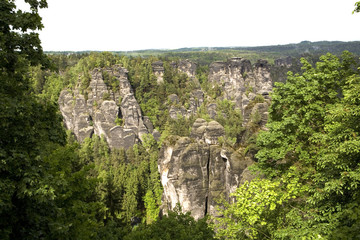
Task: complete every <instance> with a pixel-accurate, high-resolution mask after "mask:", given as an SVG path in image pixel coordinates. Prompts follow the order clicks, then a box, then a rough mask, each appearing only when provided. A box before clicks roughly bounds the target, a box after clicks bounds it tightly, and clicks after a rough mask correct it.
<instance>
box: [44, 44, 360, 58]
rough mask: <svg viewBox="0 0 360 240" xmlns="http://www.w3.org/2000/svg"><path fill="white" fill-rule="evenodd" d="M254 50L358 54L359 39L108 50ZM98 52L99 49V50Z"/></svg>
mask: <svg viewBox="0 0 360 240" xmlns="http://www.w3.org/2000/svg"><path fill="white" fill-rule="evenodd" d="M229 50H230V51H234V50H239V51H255V52H274V53H275V52H276V53H283V54H289V55H294V54H295V55H296V54H303V53H326V52H331V53H334V54H339V53H341V52H343V51H345V50H347V51H350V52H352V53H354V54H357V55H360V41H352V42H341V41H320V42H310V41H302V42H300V43H290V44H285V45H270V46H257V47H192V48H179V49H144V50H135V51H110V52H115V53H119V54H124V55H128V54H141V53H143V54H145V55H148V54H149V53H150V52H152V53H153V54H155V55H157V54H164V53H169V52H199V51H229ZM89 52H96V51H46V53H89ZM99 52H100V51H99Z"/></svg>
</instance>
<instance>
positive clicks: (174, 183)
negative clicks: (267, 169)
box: [158, 119, 253, 219]
mask: <svg viewBox="0 0 360 240" xmlns="http://www.w3.org/2000/svg"><path fill="white" fill-rule="evenodd" d="M224 135H225V132H224V128H223V127H222V126H221V125H220V124H219V123H217V122H215V121H212V122H209V123H207V122H206V121H205V120H204V119H197V120H196V121H195V123H194V125H193V128H192V132H191V135H190V137H173V138H171V139H169V140H168V141H167V142H165V143H164V144H163V147H162V149H161V151H160V157H159V161H158V163H159V171H160V176H161V183H162V185H163V188H164V193H163V206H162V210H163V211H165V212H166V211H167V210H169V209H172V208H174V207H175V206H176V204H177V203H179V204H180V205H181V207H182V210H183V211H184V212H188V211H191V214H192V216H193V217H194V218H195V219H199V218H202V217H204V216H205V215H206V214H210V215H216V209H215V206H216V199H217V198H219V197H220V196H221V195H223V196H225V198H227V199H228V200H229V195H230V193H232V192H234V191H235V189H236V188H237V187H238V186H239V184H240V183H242V182H244V181H245V180H250V179H251V177H252V176H251V175H250V174H249V172H248V170H247V167H248V166H250V165H251V164H252V163H253V162H252V160H250V159H246V158H243V157H242V156H241V155H240V154H239V153H237V152H235V151H234V150H232V149H227V148H223V147H222V146H221V145H219V142H218V138H219V137H223V136H224Z"/></svg>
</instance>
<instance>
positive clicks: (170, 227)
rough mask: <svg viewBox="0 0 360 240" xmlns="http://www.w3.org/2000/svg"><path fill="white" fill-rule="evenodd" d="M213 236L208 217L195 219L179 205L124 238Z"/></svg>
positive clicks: (169, 239)
mask: <svg viewBox="0 0 360 240" xmlns="http://www.w3.org/2000/svg"><path fill="white" fill-rule="evenodd" d="M213 236H214V232H213V231H212V230H211V229H210V228H209V227H208V225H207V223H206V218H204V219H200V220H198V221H195V220H194V218H193V217H191V216H190V213H182V212H181V209H180V207H178V208H176V209H175V210H174V211H169V213H168V215H167V216H163V217H162V218H161V219H159V220H158V221H156V222H154V223H152V224H150V225H141V226H139V227H137V228H135V229H133V231H132V232H131V233H130V234H129V235H127V236H126V237H125V238H124V239H125V240H136V239H139V240H140V239H149V240H151V239H153V240H155V239H162V240H177V239H179V240H187V239H196V240H201V239H203V240H205V239H206V240H209V239H214V237H213Z"/></svg>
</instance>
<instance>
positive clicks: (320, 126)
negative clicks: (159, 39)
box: [0, 0, 360, 240]
mask: <svg viewBox="0 0 360 240" xmlns="http://www.w3.org/2000/svg"><path fill="white" fill-rule="evenodd" d="M26 2H27V3H28V4H30V6H31V10H30V12H23V11H21V10H17V9H16V4H15V2H14V1H7V0H5V1H2V2H1V12H0V28H1V39H0V49H1V52H0V68H1V71H0V79H1V84H0V119H1V121H0V238H1V239H126V240H130V239H172V240H173V239H199V240H200V239H357V238H360V235H359V233H360V210H359V204H360V195H359V187H360V186H359V184H360V140H359V134H360V121H359V119H360V95H359V92H360V63H359V57H358V56H359V53H360V52H359V42H352V43H341V42H334V43H329V42H319V43H310V42H302V43H300V44H299V45H288V46H272V47H263V48H261V47H259V48H256V49H246V48H239V49H228V48H224V49H222V48H218V49H212V50H206V51H205V50H204V49H180V50H178V51H155V52H154V51H143V52H133V53H123V52H114V53H110V52H103V53H96V52H92V53H90V52H85V53H54V52H53V53H44V52H43V50H42V47H41V43H40V40H39V36H38V33H36V31H38V30H41V29H42V27H43V26H42V23H41V18H40V16H39V13H38V11H39V9H41V8H46V7H47V3H46V1H44V0H41V1H37V0H32V1H26ZM359 11H360V2H357V3H356V9H355V10H354V12H359ZM312 50H314V51H312ZM327 52H331V53H327ZM351 52H352V53H351ZM235 56H241V57H243V58H247V59H250V60H252V61H254V62H255V60H257V59H259V58H262V59H267V60H268V62H269V63H270V64H271V76H272V79H273V86H274V88H273V92H272V93H271V105H270V108H269V117H268V123H267V125H266V127H261V124H260V122H261V117H260V115H259V114H254V115H251V116H250V117H249V118H250V120H249V122H248V124H247V125H246V127H245V125H244V116H242V113H241V111H239V109H237V108H236V107H235V105H234V103H233V102H232V101H231V100H229V99H226V98H224V94H225V93H224V89H222V86H219V85H215V86H214V85H213V84H212V83H210V82H209V79H208V76H209V72H210V69H209V65H210V63H212V62H215V61H225V60H226V59H229V58H231V57H235ZM289 56H290V57H291V58H290V61H291V64H290V65H291V66H282V65H276V60H277V59H278V58H284V57H289ZM183 59H190V60H191V61H193V62H196V64H197V69H196V73H195V76H196V80H197V81H196V82H194V81H190V79H189V76H188V75H187V74H185V73H183V72H181V71H178V70H177V69H175V68H174V67H173V66H172V65H173V63H174V62H175V63H177V62H179V61H181V60H183ZM159 61H161V62H163V67H164V75H163V83H162V84H158V83H157V80H156V76H155V75H154V73H153V68H152V66H153V64H154V63H156V62H159ZM115 65H117V66H121V67H123V68H125V69H127V71H128V73H127V74H128V78H129V79H128V80H129V82H130V84H131V87H132V89H133V92H134V96H135V98H136V100H137V102H138V103H139V106H140V108H141V112H142V114H143V115H144V116H147V117H148V118H149V119H150V121H151V123H152V124H153V127H154V129H156V130H157V131H158V132H159V133H160V135H161V137H159V139H155V138H154V136H153V135H151V134H146V135H144V136H143V137H142V141H141V142H138V143H137V144H134V145H133V146H132V147H130V148H128V149H124V148H120V149H114V148H110V146H109V143H108V142H107V141H106V139H105V137H104V136H97V135H93V136H92V137H91V138H85V139H84V140H83V141H82V142H79V141H77V140H76V137H75V136H74V134H73V133H72V132H71V131H70V130H66V129H65V127H64V124H63V117H62V115H61V113H60V110H59V103H58V99H59V96H60V93H61V91H62V90H64V89H67V90H69V91H72V92H74V91H75V90H76V91H80V92H81V93H82V94H83V95H84V96H87V94H88V93H89V85H90V81H91V76H90V72H91V71H92V70H93V69H95V68H97V69H101V71H102V72H101V73H102V76H103V80H104V82H105V84H106V85H107V87H108V89H109V91H110V90H111V92H118V91H119V89H120V86H119V83H118V82H117V81H116V79H114V78H113V77H112V76H111V75H109V74H108V73H107V71H106V69H108V68H111V67H113V66H115ZM246 75H247V73H246V72H245V73H243V77H244V78H246V77H247V76H246ZM196 89H202V90H203V91H204V92H205V96H206V98H204V102H203V104H202V105H201V106H200V107H199V109H198V110H197V112H196V114H194V115H191V116H189V117H185V116H177V117H176V118H175V119H174V118H171V117H170V116H169V106H170V105H172V104H173V105H174V106H175V107H179V108H180V107H184V108H185V109H187V108H189V106H190V105H191V93H192V92H193V91H194V90H196ZM174 94H176V95H177V96H178V98H179V99H178V102H176V103H175V104H174V103H171V102H170V100H169V96H171V95H174ZM247 94H250V93H247ZM111 97H112V96H111V95H110V94H109V95H105V96H103V99H104V100H107V99H110V98H111ZM266 101H267V99H264V98H263V97H262V96H261V95H256V96H255V97H254V99H253V100H252V101H251V102H250V103H249V106H254V105H255V104H256V103H264V102H266ZM209 104H216V105H217V114H215V115H213V116H210V114H209V111H208V109H207V108H206V107H205V106H206V105H209ZM197 118H202V119H205V120H206V121H211V120H216V121H217V122H218V123H219V124H221V125H222V126H223V127H224V132H225V137H224V138H221V139H219V142H220V144H222V145H223V146H224V147H227V148H231V149H232V150H233V151H235V152H237V153H239V154H240V155H243V156H244V157H251V158H253V159H255V163H254V164H253V165H252V167H251V171H252V173H253V175H254V176H255V177H254V179H253V180H252V181H249V182H248V181H246V182H245V183H243V184H242V185H240V186H239V187H238V188H237V189H236V191H235V192H234V193H232V194H231V197H232V199H234V201H230V202H229V201H226V200H224V199H218V209H217V211H218V213H219V214H217V215H216V216H206V217H205V218H202V219H199V220H195V219H194V218H193V217H192V216H191V213H184V212H183V211H182V209H181V207H180V205H178V206H177V207H175V208H174V209H173V210H171V211H169V212H168V213H167V214H162V211H161V204H162V195H163V187H162V185H161V181H160V174H159V170H158V159H159V154H160V150H161V148H162V146H163V145H166V144H169V143H171V142H173V141H175V140H174V139H176V137H177V136H181V137H187V136H189V135H190V132H191V127H192V126H193V124H194V122H195V120H196V119H197ZM123 121H124V120H123V119H122V118H121V116H119V117H118V118H116V120H115V124H116V125H119V126H122V125H123V124H124V123H123Z"/></svg>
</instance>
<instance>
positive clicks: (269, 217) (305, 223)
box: [215, 52, 360, 239]
mask: <svg viewBox="0 0 360 240" xmlns="http://www.w3.org/2000/svg"><path fill="white" fill-rule="evenodd" d="M320 60H321V61H320V62H318V63H317V64H316V66H315V67H313V66H312V65H311V64H309V63H308V62H307V61H306V60H302V62H303V70H304V72H303V74H302V75H299V74H297V75H293V74H292V73H289V75H288V81H287V82H286V83H285V84H284V83H279V84H276V88H275V89H274V92H273V94H272V105H271V107H270V110H269V117H270V120H269V122H268V125H267V127H268V128H269V131H266V132H261V133H260V134H259V136H258V140H257V145H258V148H259V149H260V150H259V152H258V153H257V154H256V157H257V158H258V163H257V164H256V165H254V167H253V168H254V169H255V170H257V171H260V173H261V174H264V177H266V178H265V179H261V180H255V181H252V182H251V183H249V184H245V185H242V186H240V187H239V188H238V190H237V191H236V193H235V194H233V197H235V199H236V200H237V201H236V202H235V203H233V204H226V203H225V204H224V205H225V208H223V209H221V208H220V209H219V211H220V213H221V214H223V215H224V218H216V221H215V226H216V227H217V231H218V236H219V237H226V238H230V239H236V238H250V239H318V238H326V239H344V238H350V239H356V238H358V237H359V235H358V230H359V228H358V226H359V219H360V218H359V217H358V215H357V211H356V210H355V209H357V206H358V205H359V200H360V198H359V194H358V191H359V188H358V186H359V180H360V178H359V176H360V174H359V167H360V166H359V164H358V161H359V149H360V148H359V141H358V136H359V130H360V125H359V121H358V119H359V109H360V108H359V104H360V101H359V90H360V87H359V86H360V76H359V70H356V69H357V67H356V66H353V65H352V63H354V60H353V59H352V56H351V55H350V54H349V53H348V52H344V54H343V56H342V59H341V60H340V59H339V58H337V57H335V56H333V55H331V54H327V55H325V56H322V57H321V58H320ZM349 213H353V214H349ZM221 214H220V215H221Z"/></svg>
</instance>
